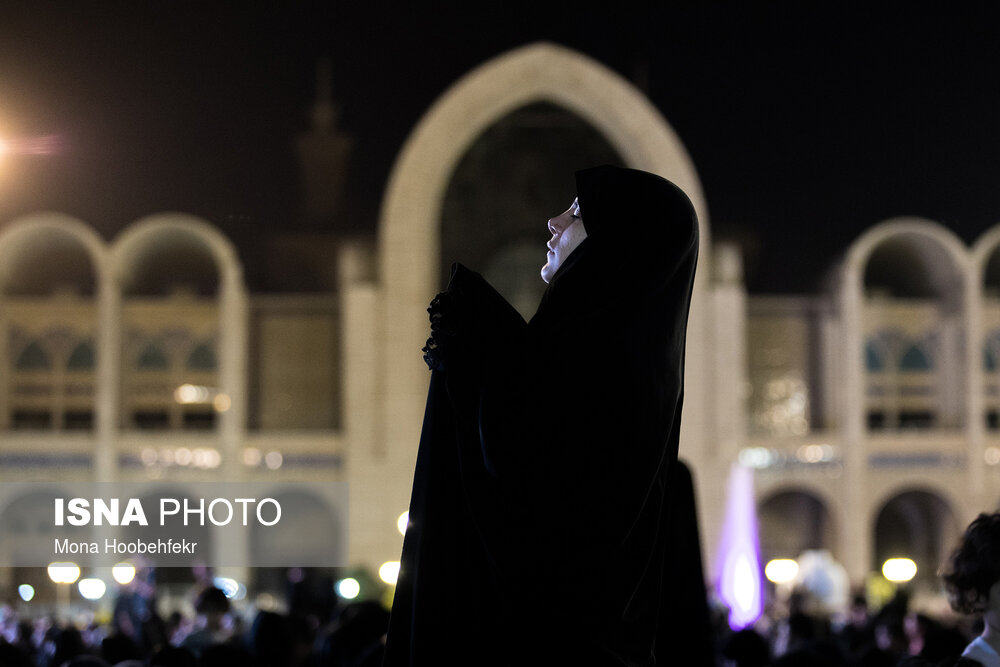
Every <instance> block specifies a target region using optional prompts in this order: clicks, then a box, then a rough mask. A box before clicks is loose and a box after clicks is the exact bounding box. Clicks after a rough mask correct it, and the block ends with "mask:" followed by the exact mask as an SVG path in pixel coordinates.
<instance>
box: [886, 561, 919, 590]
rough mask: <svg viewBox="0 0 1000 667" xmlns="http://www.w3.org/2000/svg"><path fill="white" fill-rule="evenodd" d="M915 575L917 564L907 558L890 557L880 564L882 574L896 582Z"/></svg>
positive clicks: (899, 582) (905, 580)
mask: <svg viewBox="0 0 1000 667" xmlns="http://www.w3.org/2000/svg"><path fill="white" fill-rule="evenodd" d="M916 575H917V564H916V563H914V562H913V561H912V560H910V559H909V558H890V559H889V560H887V561H886V562H885V563H883V564H882V576H883V577H885V578H886V579H888V580H889V581H892V582H894V583H897V584H902V583H905V582H907V581H910V580H911V579H913V577H915V576H916Z"/></svg>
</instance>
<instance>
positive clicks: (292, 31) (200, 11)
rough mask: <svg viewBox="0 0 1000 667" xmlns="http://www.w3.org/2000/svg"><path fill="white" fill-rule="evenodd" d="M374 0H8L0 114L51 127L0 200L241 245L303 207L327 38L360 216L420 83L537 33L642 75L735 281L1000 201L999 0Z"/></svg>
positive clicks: (374, 197)
mask: <svg viewBox="0 0 1000 667" xmlns="http://www.w3.org/2000/svg"><path fill="white" fill-rule="evenodd" d="M362 4H364V5H372V6H368V7H362V6H361V5H362ZM385 4H386V3H361V2H351V3H304V2H272V3H260V2H256V3H255V2H249V1H248V2H240V3H218V2H144V1H140V0H132V1H130V2H112V1H102V2H94V1H76V2H70V1H65V2H38V1H37V0H36V1H34V2H21V1H20V0H15V1H7V2H4V3H3V4H2V6H0V137H5V138H8V139H11V138H30V137H41V136H51V135H58V137H59V146H60V150H59V152H58V153H56V154H53V155H47V156H35V155H7V156H3V157H0V225H3V224H5V223H6V222H8V221H10V220H13V219H14V218H16V217H17V216H19V215H22V214H24V213H28V212H32V211H37V210H58V211H61V212H64V213H68V214H70V215H74V216H76V217H79V218H81V219H83V220H85V221H87V222H88V223H90V224H92V225H93V226H94V227H95V228H97V229H98V230H99V231H100V232H101V233H102V234H103V235H104V236H105V237H106V238H112V237H113V236H114V234H115V233H117V232H118V231H119V230H120V229H122V228H123V227H124V226H125V225H127V224H128V223H129V222H131V221H133V220H135V219H137V218H140V217H142V216H145V215H148V214H151V213H157V212H161V211H183V212H188V213H193V214H196V215H200V216H203V217H205V218H207V219H209V220H211V221H212V222H213V223H215V224H217V225H218V226H219V227H220V228H222V230H223V231H225V232H226V233H227V234H229V235H230V236H231V237H232V238H233V239H234V240H235V241H236V242H237V245H238V246H240V248H241V249H246V248H251V247H252V246H253V245H254V244H255V243H258V242H259V241H260V240H262V239H264V238H266V236H267V235H268V234H271V233H274V232H276V231H292V232H294V231H298V230H302V231H310V230H304V229H303V224H304V223H301V222H299V220H300V218H299V214H298V210H297V205H298V197H297V181H296V179H297V173H296V162H295V156H294V149H293V140H294V137H295V135H296V133H298V132H300V131H303V130H305V129H306V128H307V126H308V112H307V110H308V106H309V103H310V102H311V100H312V95H313V86H314V76H315V75H314V71H315V65H316V62H317V60H318V58H319V57H321V56H328V57H330V58H331V60H332V67H333V77H334V78H333V91H334V97H335V100H336V102H337V103H338V104H339V106H340V109H341V115H340V121H339V125H340V127H341V128H342V129H343V130H344V131H346V132H348V133H349V134H351V135H352V136H353V137H354V141H355V148H354V153H353V156H352V159H351V163H350V175H349V179H348V185H349V187H348V193H347V196H348V202H347V212H348V213H347V215H346V216H345V217H344V219H342V220H341V221H340V222H339V227H338V231H344V232H364V231H373V230H374V228H375V223H376V220H377V215H378V207H379V204H380V200H381V195H382V192H383V190H384V186H385V182H386V179H387V177H388V174H389V171H390V169H391V167H392V163H393V160H394V159H395V157H396V155H397V153H398V151H399V149H400V147H401V146H402V143H403V141H404V140H405V138H406V136H407V135H408V133H409V132H410V131H411V130H412V129H413V127H414V125H415V124H416V123H417V121H418V120H419V118H420V116H421V115H422V114H423V113H424V112H425V111H426V110H427V108H428V107H429V106H430V105H431V104H432V103H433V101H434V100H435V99H436V98H437V96H439V95H440V94H441V93H443V92H444V91H445V90H446V89H447V87H448V86H449V85H450V84H451V83H453V82H454V81H455V80H456V79H457V78H458V77H460V76H461V75H462V74H464V73H465V72H467V71H469V70H470V69H472V68H473V67H475V66H477V65H478V64H480V63H482V62H484V61H486V60H488V59H489V58H491V57H493V56H495V55H498V54H500V53H503V52H504V51H507V50H509V49H511V48H514V47H516V46H519V45H523V44H527V43H530V42H533V41H536V40H540V39H545V40H550V41H553V42H556V43H560V44H563V45H566V46H569V47H571V48H574V49H577V50H579V51H581V52H583V53H586V54H588V55H590V56H591V57H593V58H595V59H597V60H599V61H601V62H603V63H604V64H606V65H607V66H609V67H610V68H612V69H613V70H615V71H617V72H618V73H619V74H621V75H622V76H624V77H625V78H627V79H629V80H631V81H632V82H633V83H634V84H636V85H637V86H638V87H639V88H640V89H642V90H644V91H645V92H646V93H647V94H648V96H649V97H650V99H651V100H652V101H653V102H654V104H655V105H656V106H657V107H658V108H659V109H660V111H661V112H662V113H663V115H664V117H665V118H666V119H667V121H668V122H669V123H670V124H671V125H672V126H673V127H674V129H675V130H676V132H677V134H678V135H679V136H680V138H681V140H682V141H683V142H684V144H685V145H686V147H687V149H688V152H689V154H690V155H691V157H692V159H693V160H694V162H695V165H696V167H697V169H698V171H699V174H700V177H701V180H702V185H703V187H704V191H705V196H706V199H707V202H708V208H709V214H710V216H711V223H712V228H713V234H714V235H715V236H716V238H720V237H726V238H731V239H736V240H738V241H740V242H741V243H742V244H743V246H744V249H745V252H746V262H747V274H748V275H747V279H748V283H749V286H750V288H751V290H752V291H754V292H786V293H801V292H809V291H811V290H813V289H815V287H816V284H817V283H818V281H819V280H820V279H821V278H822V275H823V272H824V270H825V269H826V268H827V267H828V266H829V265H830V264H831V262H833V261H834V259H835V258H836V256H837V255H838V254H839V253H840V252H842V251H843V250H844V249H846V247H847V246H848V245H849V244H850V243H851V242H852V241H853V240H854V239H855V238H856V237H857V236H858V235H859V234H860V233H862V232H863V231H864V230H865V229H867V228H869V227H870V226H872V225H873V224H875V223H877V222H879V221H881V220H883V219H885V218H888V217H892V216H896V215H919V216H924V217H928V218H931V219H935V220H938V221H940V222H942V223H943V224H945V225H947V226H948V227H949V228H951V229H953V230H954V231H955V232H956V233H957V234H958V235H959V236H961V237H962V238H963V239H964V240H965V241H966V242H971V241H973V240H975V238H977V237H978V236H979V235H980V234H981V233H982V232H983V231H984V230H986V229H987V228H989V227H991V226H992V225H993V224H995V223H997V222H1000V191H998V187H997V185H998V177H1000V84H998V80H1000V76H998V71H1000V67H998V66H1000V28H998V27H997V26H998V25H1000V24H998V23H997V21H996V20H995V18H996V17H994V16H993V15H988V14H977V13H975V12H973V11H971V10H968V11H966V12H965V13H960V12H959V11H957V10H955V9H948V10H945V9H943V7H944V5H940V7H941V8H942V9H939V10H938V11H939V12H946V13H940V14H939V13H935V12H934V11H933V10H918V9H915V8H914V7H915V5H914V4H913V3H910V4H907V5H899V7H901V8H905V12H904V11H902V10H900V11H898V12H895V13H889V12H888V11H882V12H880V13H877V14H876V13H873V11H872V10H870V9H868V8H866V7H864V6H863V5H860V4H859V5H857V6H853V7H852V6H849V5H847V4H846V3H839V4H838V5H837V7H838V8H837V9H835V10H833V9H831V10H830V11H818V10H816V9H815V8H814V7H809V8H803V7H798V8H792V9H789V8H775V7H774V6H773V3H767V5H765V4H764V3H740V4H737V3H712V6H711V7H709V8H706V7H699V8H697V9H693V8H686V9H678V8H674V7H670V6H666V7H661V6H660V4H663V3H628V2H614V3H607V4H610V5H613V8H612V9H607V8H606V9H603V10H601V11H600V12H597V11H590V10H586V9H583V8H584V7H587V6H589V5H587V4H585V3H581V2H573V3H569V2H567V3H554V4H547V5H544V6H542V3H540V2H521V1H513V2H506V3H502V5H501V3H490V5H491V8H489V9H477V8H470V7H469V6H466V5H465V4H459V3H454V4H449V3H420V2H414V3H408V5H409V6H407V7H405V8H399V9H395V10H391V11H390V10H385V9H376V8H374V7H373V6H374V5H381V6H382V7H384V6H385ZM470 4H471V3H470ZM494 4H496V5H497V6H495V7H494V6H492V5H494ZM686 4H687V3H686ZM691 4H693V3H691ZM704 4H708V3H704ZM654 5H655V6H654ZM789 6H791V3H789ZM830 6H833V5H832V4H831V5H830ZM512 196H516V193H512ZM559 205H560V203H558V202H557V203H554V206H555V207H556V208H558V207H559ZM554 212H556V211H554ZM312 231H314V230H312Z"/></svg>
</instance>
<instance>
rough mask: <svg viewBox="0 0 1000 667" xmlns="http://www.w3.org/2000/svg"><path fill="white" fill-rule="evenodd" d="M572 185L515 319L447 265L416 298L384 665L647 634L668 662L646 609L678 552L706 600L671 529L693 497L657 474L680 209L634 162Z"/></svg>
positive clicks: (560, 661) (665, 585)
mask: <svg viewBox="0 0 1000 667" xmlns="http://www.w3.org/2000/svg"><path fill="white" fill-rule="evenodd" d="M576 184H577V200H576V201H574V202H573V205H572V206H571V207H570V208H569V210H567V211H566V212H565V213H563V214H562V215H560V216H558V217H555V218H552V219H551V220H549V221H548V226H549V230H550V231H551V232H552V239H551V240H550V241H549V242H548V247H549V252H548V255H547V258H548V262H547V263H546V265H545V267H544V268H543V269H542V277H543V279H545V281H546V282H548V283H549V286H548V289H547V290H546V292H545V295H544V297H543V298H542V302H541V305H539V307H538V311H537V312H536V313H535V315H534V317H532V318H531V321H530V322H528V323H525V322H524V320H523V319H522V318H521V316H520V315H518V314H517V312H516V311H515V310H514V309H513V308H512V307H511V306H510V305H509V304H508V303H507V302H506V301H505V300H504V299H503V298H502V297H501V296H500V295H499V294H498V293H497V292H496V291H494V290H493V288H492V287H490V285H489V284H488V283H486V282H485V281H484V280H483V278H482V277H481V276H480V275H478V274H476V273H473V272H471V271H469V270H468V269H466V268H465V267H463V266H460V265H456V266H455V268H454V270H453V273H452V278H451V282H450V283H449V285H448V288H447V291H445V292H444V293H443V294H440V295H438V297H437V298H435V299H434V301H433V302H432V303H431V307H430V308H429V312H430V313H431V333H432V335H431V338H430V339H429V340H428V342H427V347H426V348H425V354H426V356H425V359H426V361H427V363H428V365H429V366H430V367H431V369H432V371H433V373H432V374H431V386H430V394H429V396H428V399H427V410H426V413H425V415H424V425H423V432H422V435H421V439H420V448H419V452H418V455H417V467H416V472H415V477H414V482H413V494H412V497H411V500H410V527H409V529H408V530H407V533H406V538H405V539H404V542H403V555H402V567H401V569H400V575H399V582H398V584H397V587H396V594H395V600H394V602H393V608H392V617H391V621H390V627H389V634H388V638H387V642H386V652H385V663H384V664H385V665H387V666H389V667H395V666H396V665H543V664H544V665H591V664H593V665H650V664H654V651H655V653H656V659H655V664H672V663H674V660H675V659H676V658H677V657H678V655H679V654H680V653H683V651H680V650H679V649H680V648H681V647H680V646H678V645H676V642H675V641H669V640H668V641H667V642H664V640H663V638H662V635H663V628H660V630H659V633H660V635H661V639H660V641H659V642H658V641H657V639H656V638H657V635H658V627H657V626H658V619H664V618H671V619H674V620H673V621H671V622H677V619H682V620H683V618H684V614H683V613H680V614H678V611H681V610H680V609H678V604H677V601H676V600H674V599H672V591H675V590H679V586H680V584H679V581H678V578H677V577H674V575H673V572H675V571H676V570H677V569H678V568H680V567H690V568H694V569H696V570H697V571H696V572H695V571H692V570H691V569H688V570H687V571H685V572H684V573H683V575H682V578H683V579H684V582H680V583H685V582H686V583H688V589H689V590H695V591H700V593H701V594H702V596H701V597H702V601H701V604H700V607H699V608H696V609H691V612H692V613H694V614H695V615H696V616H697V615H698V614H699V613H703V610H704V601H703V593H704V589H703V588H702V579H701V571H700V560H699V558H698V557H693V558H692V557H690V554H691V553H694V554H695V555H697V537H696V535H695V536H694V542H695V544H693V545H692V544H690V540H684V539H681V540H679V539H676V536H677V535H678V534H681V533H683V534H685V535H691V532H692V531H694V532H695V533H696V530H695V529H694V528H693V525H694V524H693V522H691V521H687V520H684V519H676V518H675V506H677V505H679V504H683V505H685V507H687V511H690V508H691V504H690V502H687V501H685V500H677V499H675V497H676V496H677V495H679V494H677V493H676V488H675V487H682V486H684V483H680V484H675V483H674V482H675V480H674V478H673V477H672V476H673V475H679V474H682V472H678V470H677V468H678V465H677V440H678V433H679V429H680V414H681V401H682V398H683V377H684V336H685V328H686V324H687V314H688V304H689V301H690V295H691V285H692V281H693V279H694V269H695V259H696V257H697V254H698V228H697V221H696V218H695V214H694V211H693V209H692V207H691V203H690V202H689V201H688V198H687V197H686V196H685V195H684V193H683V192H681V190H680V189H678V188H677V187H676V186H674V185H673V184H672V183H670V182H669V181H666V180H664V179H662V178H660V177H658V176H654V175H652V174H648V173H646V172H642V171H636V170H632V169H622V168H618V167H610V166H603V167H595V168H593V169H587V170H585V171H581V172H578V173H577V175H576ZM686 488H687V489H688V491H687V493H688V494H689V493H690V483H689V479H688V482H687V486H686ZM681 525H683V526H687V527H688V528H683V529H681V528H678V526H681ZM681 542H684V544H681ZM684 550H687V552H688V553H687V555H679V554H681V552H683V551H684ZM668 563H670V565H669V566H667V564H668ZM691 580H693V582H694V583H693V585H691V584H690V581H691ZM695 597H698V595H697V594H696V595H695ZM696 606H697V605H696ZM699 628H700V626H699ZM697 639H699V638H696V637H690V636H689V637H688V638H687V642H690V641H692V640H697ZM687 642H684V641H682V644H683V643H687ZM664 643H669V644H675V645H674V646H663V644H664ZM676 664H681V663H680V662H677V663H676ZM684 664H695V663H693V662H691V663H687V662H685V663H684Z"/></svg>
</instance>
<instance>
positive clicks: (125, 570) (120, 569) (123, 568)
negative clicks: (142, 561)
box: [111, 563, 135, 586]
mask: <svg viewBox="0 0 1000 667" xmlns="http://www.w3.org/2000/svg"><path fill="white" fill-rule="evenodd" d="M111 576H112V577H114V579H115V581H117V582H118V583H119V584H121V585H122V586H124V585H125V584H128V583H130V582H131V581H132V580H133V579H135V565H132V564H131V563H118V564H117V565H115V566H114V567H113V568H111Z"/></svg>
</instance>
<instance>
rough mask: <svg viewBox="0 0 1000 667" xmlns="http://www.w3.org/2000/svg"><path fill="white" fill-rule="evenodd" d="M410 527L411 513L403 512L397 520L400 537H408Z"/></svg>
mask: <svg viewBox="0 0 1000 667" xmlns="http://www.w3.org/2000/svg"><path fill="white" fill-rule="evenodd" d="M409 525H410V513H409V512H403V513H402V514H400V515H399V518H398V519H396V530H398V531H399V534H400V535H406V527H407V526H409Z"/></svg>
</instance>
